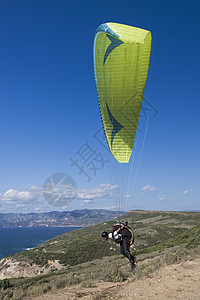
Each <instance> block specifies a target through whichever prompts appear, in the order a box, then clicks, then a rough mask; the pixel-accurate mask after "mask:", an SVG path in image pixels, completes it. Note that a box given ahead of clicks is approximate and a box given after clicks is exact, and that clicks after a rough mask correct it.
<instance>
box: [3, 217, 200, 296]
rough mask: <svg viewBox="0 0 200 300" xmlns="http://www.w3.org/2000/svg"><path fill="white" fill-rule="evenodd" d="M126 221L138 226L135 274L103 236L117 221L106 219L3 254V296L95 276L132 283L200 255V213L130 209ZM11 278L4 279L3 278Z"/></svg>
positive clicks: (85, 282) (33, 292)
mask: <svg viewBox="0 0 200 300" xmlns="http://www.w3.org/2000/svg"><path fill="white" fill-rule="evenodd" d="M122 220H123V221H125V220H127V221H128V222H129V225H130V226H131V227H132V228H134V230H135V249H133V250H132V251H134V252H135V253H136V256H137V263H138V266H137V268H136V270H135V271H134V273H131V272H130V266H129V264H128V261H127V260H126V259H125V258H123V257H122V256H121V255H120V254H119V249H118V245H117V244H115V243H114V242H113V241H103V240H102V239H101V232H102V231H104V230H107V231H110V230H111V226H112V224H113V223H115V222H116V220H115V221H114V220H113V221H107V222H104V223H101V224H97V225H94V226H91V227H86V228H82V229H79V230H75V231H72V232H67V233H66V234H64V235H61V236H58V237H56V238H54V239H53V240H50V241H48V242H46V243H44V244H43V245H41V246H40V247H37V248H35V249H32V250H30V251H25V252H21V253H18V254H16V255H13V256H10V257H7V258H5V259H2V260H1V261H0V278H1V279H4V280H2V281H1V284H2V287H5V288H4V290H3V293H4V294H2V295H3V296H4V298H2V299H6V298H5V297H10V298H8V299H22V298H23V297H24V296H25V295H29V296H31V295H37V294H43V293H44V292H47V291H50V290H51V291H53V290H57V289H59V288H63V287H66V286H71V285H77V284H81V285H82V286H84V285H85V286H87V285H89V286H91V287H92V286H93V285H94V284H95V281H96V280H101V281H103V282H128V281H130V280H131V281H132V280H136V279H139V278H141V277H143V276H147V275H148V274H151V273H153V272H155V271H156V270H157V269H159V268H161V267H162V266H163V265H164V264H169V263H177V262H179V261H182V260H185V258H186V257H192V256H193V255H194V254H192V253H197V254H199V250H198V251H197V250H196V249H199V248H198V247H199V245H200V224H199V220H200V213H199V212H153V211H130V212H129V213H127V214H126V215H125V216H123V218H122ZM195 251H196V252H195ZM33 276H36V277H33ZM11 277H13V279H10V280H9V282H7V283H6V279H5V278H11ZM16 277H19V278H18V279H17V278H16ZM22 277H30V278H22ZM9 293H10V294H9ZM6 295H7V296H6ZM18 295H20V296H19V298H17V297H18ZM12 297H13V298H12ZM14 297H15V298H14ZM97 299H102V298H97Z"/></svg>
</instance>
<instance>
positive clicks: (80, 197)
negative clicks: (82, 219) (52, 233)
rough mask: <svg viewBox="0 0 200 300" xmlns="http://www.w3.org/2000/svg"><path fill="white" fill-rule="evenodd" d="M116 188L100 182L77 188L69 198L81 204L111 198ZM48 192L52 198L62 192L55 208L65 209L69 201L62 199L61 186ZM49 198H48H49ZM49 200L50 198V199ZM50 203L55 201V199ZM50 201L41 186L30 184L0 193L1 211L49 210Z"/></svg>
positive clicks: (50, 206)
mask: <svg viewBox="0 0 200 300" xmlns="http://www.w3.org/2000/svg"><path fill="white" fill-rule="evenodd" d="M117 188H118V186H117V185H111V184H100V185H99V186H97V187H94V188H90V189H78V190H77V192H76V195H74V196H75V198H71V202H72V201H73V200H74V201H75V200H77V201H80V202H81V203H82V204H90V203H92V202H94V201H95V200H98V199H103V198H105V199H106V198H107V199H109V198H112V197H113V192H114V190H116V189H117ZM47 192H48V193H49V197H52V199H53V198H54V197H55V193H56V194H59V193H60V194H62V196H63V201H62V202H61V204H63V205H60V206H59V207H57V208H56V209H58V210H61V209H67V208H68V206H69V204H70V203H71V202H70V201H64V200H65V197H66V199H67V196H69V195H65V194H64V193H63V192H64V191H63V186H61V188H60V189H59V185H58V186H57V187H56V191H55V189H52V190H51V189H50V190H49V191H46V193H47ZM49 199H50V198H49ZM50 200H51V199H50ZM53 200H54V199H53ZM53 200H52V203H55V201H54V202H53ZM52 203H51V202H48V201H45V199H44V196H43V187H41V186H36V185H34V186H31V187H28V188H26V189H24V190H22V191H19V190H16V189H12V188H11V189H8V190H7V191H6V192H4V193H1V194H0V209H1V212H22V213H27V212H33V211H36V212H44V211H51V210H52V209H55V208H54V207H53V206H52Z"/></svg>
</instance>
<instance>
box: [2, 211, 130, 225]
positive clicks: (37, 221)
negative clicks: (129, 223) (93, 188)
mask: <svg viewBox="0 0 200 300" xmlns="http://www.w3.org/2000/svg"><path fill="white" fill-rule="evenodd" d="M122 214H125V212H114V211H108V210H104V209H92V210H90V209H83V210H73V211H63V212H58V211H52V212H47V213H29V214H22V213H0V227H41V226H42V227H48V226H51V227H52V226H66V227H70V226H77V227H79V226H80V227H84V226H90V225H95V224H98V223H100V222H103V221H109V220H112V219H114V218H115V217H117V216H118V215H122Z"/></svg>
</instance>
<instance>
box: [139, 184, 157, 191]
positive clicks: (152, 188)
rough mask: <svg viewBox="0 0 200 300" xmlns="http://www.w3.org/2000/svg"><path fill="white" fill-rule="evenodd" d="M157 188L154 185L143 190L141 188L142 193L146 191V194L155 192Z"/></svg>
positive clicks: (146, 186)
mask: <svg viewBox="0 0 200 300" xmlns="http://www.w3.org/2000/svg"><path fill="white" fill-rule="evenodd" d="M155 189H156V188H155V186H153V185H145V186H144V187H143V188H141V190H142V191H145V192H147V191H148V192H153V191H155Z"/></svg>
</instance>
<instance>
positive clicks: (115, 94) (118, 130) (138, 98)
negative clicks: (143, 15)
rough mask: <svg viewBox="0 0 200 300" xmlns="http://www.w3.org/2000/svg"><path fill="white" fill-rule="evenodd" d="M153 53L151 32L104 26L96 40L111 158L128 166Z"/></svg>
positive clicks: (101, 102) (97, 72)
mask: <svg viewBox="0 0 200 300" xmlns="http://www.w3.org/2000/svg"><path fill="white" fill-rule="evenodd" d="M150 52H151V33H150V31H147V30H143V29H140V28H135V27H132V26H127V25H122V24H117V23H105V24H102V25H100V26H99V27H98V28H97V30H96V34H95V40H94V67H95V79H96V84H97V90H98V98H99V105H100V111H101V117H102V122H103V127H104V131H105V135H106V139H107V142H108V145H109V148H110V151H111V153H112V155H113V156H114V157H115V159H116V160H117V161H118V162H120V163H128V162H129V159H130V156H131V153H132V149H133V143H134V139H135V134H136V130H137V126H138V120H139V115H140V110H141V106H142V100H143V94H144V88H145V84H146V79H147V73H148V68H149V59H150Z"/></svg>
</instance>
